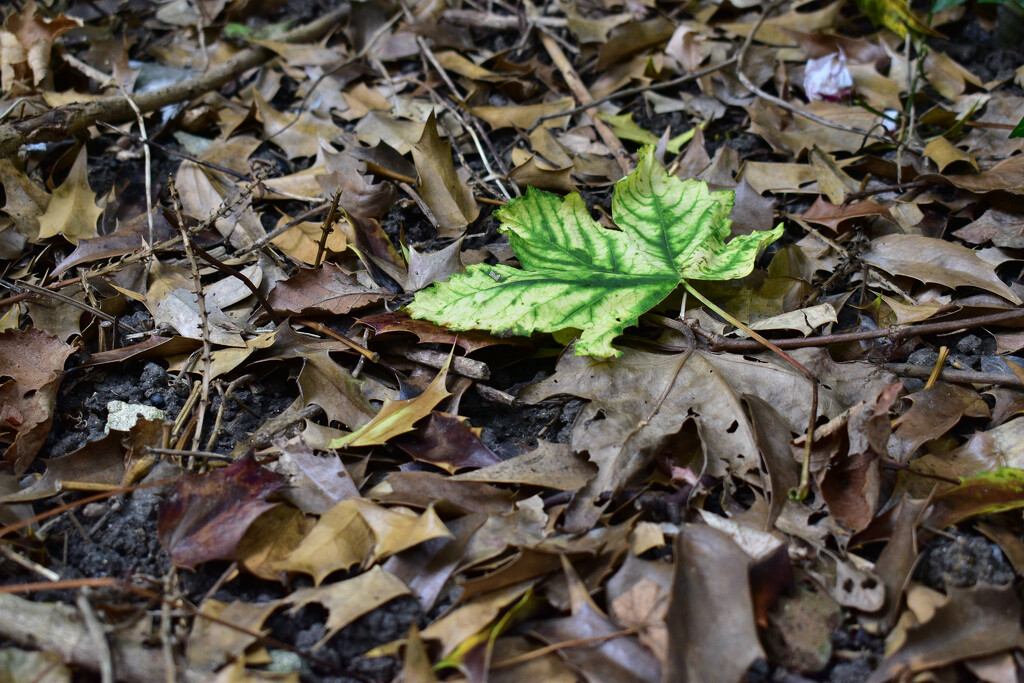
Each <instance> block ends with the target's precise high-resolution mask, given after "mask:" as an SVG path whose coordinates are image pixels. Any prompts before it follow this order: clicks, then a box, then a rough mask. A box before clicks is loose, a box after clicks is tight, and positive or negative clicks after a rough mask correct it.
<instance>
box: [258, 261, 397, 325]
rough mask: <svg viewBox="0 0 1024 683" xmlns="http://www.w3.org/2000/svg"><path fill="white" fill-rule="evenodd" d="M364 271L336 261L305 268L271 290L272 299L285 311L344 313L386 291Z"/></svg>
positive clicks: (369, 302) (319, 313)
mask: <svg viewBox="0 0 1024 683" xmlns="http://www.w3.org/2000/svg"><path fill="white" fill-rule="evenodd" d="M367 279H368V278H366V277H365V274H364V273H358V274H356V273H349V272H348V271H346V270H344V269H343V268H341V267H340V266H337V265H335V264H333V263H324V264H323V265H321V266H320V267H319V268H316V269H313V268H303V269H301V270H299V272H298V273H296V274H295V275H293V276H291V277H290V278H288V279H287V280H282V281H280V282H278V283H277V284H276V285H274V288H273V289H272V290H270V296H269V301H270V305H271V306H273V308H274V310H275V311H277V312H278V313H280V314H282V315H301V316H309V315H344V314H346V313H348V312H350V311H352V310H353V309H356V308H362V307H363V306H368V305H370V304H373V303H377V302H378V301H381V300H382V299H383V298H385V294H384V292H382V291H381V290H380V288H379V287H377V286H376V285H374V284H372V283H367V282H366V280H367Z"/></svg>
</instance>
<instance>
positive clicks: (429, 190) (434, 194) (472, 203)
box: [412, 112, 480, 238]
mask: <svg viewBox="0 0 1024 683" xmlns="http://www.w3.org/2000/svg"><path fill="white" fill-rule="evenodd" d="M412 158H413V159H414V160H415V161H416V171H417V172H418V174H419V178H420V179H419V184H418V185H417V189H418V190H419V193H420V195H422V197H423V201H425V202H426V203H427V206H429V207H430V210H431V212H433V214H434V217H435V218H437V222H438V226H437V229H438V235H439V236H440V237H442V238H452V237H458V236H459V235H461V234H462V233H463V231H465V229H466V226H467V225H469V224H470V223H472V222H473V221H475V220H476V217H477V216H478V215H479V214H480V207H479V206H478V205H477V203H476V200H475V199H474V198H473V192H472V190H470V189H469V186H468V185H467V184H466V182H465V181H464V180H463V179H462V178H460V177H459V175H458V174H457V173H456V171H455V165H454V162H453V161H452V147H451V143H449V142H448V141H447V140H442V139H441V136H440V134H439V133H438V123H437V120H436V119H435V118H434V114H433V112H431V114H430V117H429V118H428V119H427V122H426V123H425V124H424V126H423V134H422V135H421V136H420V139H419V140H418V141H417V142H416V146H415V147H413V150H412Z"/></svg>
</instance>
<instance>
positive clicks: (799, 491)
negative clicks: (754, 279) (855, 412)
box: [683, 280, 818, 501]
mask: <svg viewBox="0 0 1024 683" xmlns="http://www.w3.org/2000/svg"><path fill="white" fill-rule="evenodd" d="M683 287H684V288H685V289H686V291H687V292H689V293H690V294H692V295H693V296H695V297H696V298H697V300H698V301H700V302H701V303H702V304H704V305H705V306H707V307H708V308H710V309H711V310H712V311H714V312H715V313H717V314H718V315H720V316H721V317H722V318H724V319H725V320H726V321H727V322H729V323H730V324H732V325H734V326H736V327H737V328H738V329H740V330H743V331H744V332H746V333H747V334H748V335H750V338H751V339H754V340H755V341H757V342H758V343H760V344H761V345H762V346H764V347H765V348H766V349H768V350H769V351H772V352H773V353H775V354H776V355H777V356H779V358H782V359H783V360H784V361H786V362H787V363H789V364H790V365H792V366H793V367H794V368H796V369H797V370H799V371H800V374H802V375H803V376H804V377H806V378H807V379H808V380H810V382H811V417H810V420H809V421H808V424H807V440H806V444H805V447H804V459H803V463H802V466H801V468H800V485H799V486H798V487H797V488H795V489H790V491H789V499H790V500H795V501H801V500H803V499H804V498H806V497H807V494H808V492H809V491H810V488H811V451H812V450H813V447H814V423H815V421H816V418H817V415H818V378H817V377H815V376H814V373H813V372H811V371H810V370H808V369H807V368H806V367H804V366H803V364H801V363H800V362H799V361H798V360H796V359H795V358H793V357H792V356H790V355H789V354H788V353H786V352H785V351H783V350H782V349H780V348H779V347H778V346H776V345H775V344H773V343H771V342H770V341H768V340H767V339H765V338H764V337H762V336H761V335H760V334H758V333H757V332H755V331H754V330H752V329H750V327H748V326H747V325H746V324H745V323H742V322H740V321H739V320H738V319H737V318H736V317H734V316H733V315H732V314H730V313H727V312H726V311H725V310H723V309H722V308H721V307H719V306H718V304H716V303H714V302H713V301H711V300H710V299H708V298H707V297H706V296H704V295H703V294H701V293H700V292H698V291H697V290H696V288H694V287H693V286H692V285H691V284H690V283H689V282H687V281H686V280H683Z"/></svg>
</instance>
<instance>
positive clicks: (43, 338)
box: [0, 329, 75, 474]
mask: <svg viewBox="0 0 1024 683" xmlns="http://www.w3.org/2000/svg"><path fill="white" fill-rule="evenodd" d="M74 352H75V347H74V346H71V345H69V344H65V343H64V342H62V341H60V340H59V339H57V338H55V337H51V336H50V335H48V334H46V333H45V332H40V331H39V330H34V329H30V330H26V331H21V330H16V329H13V330H7V331H6V332H0V444H3V443H6V444H7V447H6V449H5V450H4V455H3V459H4V462H5V463H6V464H7V466H8V467H10V468H12V469H13V470H14V472H15V474H23V473H24V472H25V470H26V469H27V468H28V466H29V465H30V464H31V463H32V461H33V460H34V459H35V457H36V454H37V453H38V452H39V449H40V448H42V446H43V442H44V441H46V437H47V436H48V435H49V433H50V426H51V424H52V423H53V410H54V403H55V402H56V399H57V389H58V388H59V387H60V383H61V379H62V378H63V377H64V363H65V361H67V359H68V356H70V355H71V354H72V353H74Z"/></svg>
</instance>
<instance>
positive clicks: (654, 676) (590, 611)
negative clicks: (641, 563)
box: [531, 556, 710, 683]
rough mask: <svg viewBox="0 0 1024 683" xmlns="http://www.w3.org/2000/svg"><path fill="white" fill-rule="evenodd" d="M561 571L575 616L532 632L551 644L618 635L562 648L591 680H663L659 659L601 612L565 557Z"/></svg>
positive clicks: (600, 682)
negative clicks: (583, 645) (587, 644)
mask: <svg viewBox="0 0 1024 683" xmlns="http://www.w3.org/2000/svg"><path fill="white" fill-rule="evenodd" d="M562 571H563V572H564V574H565V577H566V581H567V582H568V591H569V605H570V608H571V610H572V615H571V616H568V617H560V618H557V619H548V620H545V621H542V622H540V623H538V624H536V625H535V626H533V628H532V629H531V631H532V633H533V634H534V635H536V636H538V637H540V638H541V639H543V640H544V641H545V642H547V643H549V644H551V645H556V644H558V643H560V642H564V641H575V640H578V639H585V638H600V637H601V636H612V635H616V637H614V638H610V639H607V640H603V641H600V640H599V641H597V642H595V643H594V644H593V645H591V646H589V647H585V648H580V647H566V648H563V649H561V650H560V651H561V653H562V656H563V657H565V658H566V660H567V661H568V662H569V663H570V664H572V665H573V667H574V668H575V669H577V670H578V671H580V672H581V673H582V674H583V677H584V678H585V679H586V680H587V681H589V682H590V683H627V682H629V683H640V682H646V683H658V682H659V681H661V680H662V678H661V666H660V665H659V663H658V662H657V660H656V659H655V658H653V657H651V656H650V655H649V654H648V653H647V652H646V651H645V650H644V648H643V647H642V646H641V645H640V643H639V640H638V639H637V637H636V636H634V635H631V634H627V633H622V631H623V629H622V627H621V626H619V625H618V624H615V623H614V622H612V621H611V620H610V619H609V618H608V617H607V616H605V615H604V614H603V613H602V612H601V610H600V609H599V608H598V607H597V605H596V604H595V603H594V601H593V600H592V599H591V598H590V595H589V594H588V591H587V587H586V586H585V585H584V584H583V582H582V581H581V580H580V578H579V576H578V575H577V574H576V571H575V570H574V569H573V568H572V566H571V564H570V563H569V561H568V559H566V558H565V557H564V556H563V557H562ZM709 680H710V679H709Z"/></svg>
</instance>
